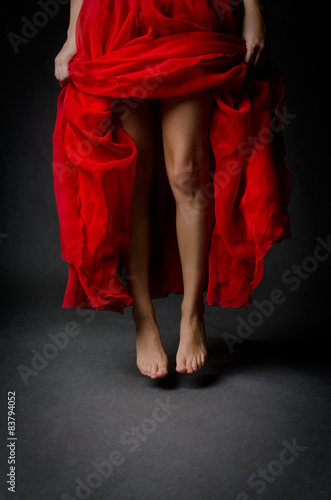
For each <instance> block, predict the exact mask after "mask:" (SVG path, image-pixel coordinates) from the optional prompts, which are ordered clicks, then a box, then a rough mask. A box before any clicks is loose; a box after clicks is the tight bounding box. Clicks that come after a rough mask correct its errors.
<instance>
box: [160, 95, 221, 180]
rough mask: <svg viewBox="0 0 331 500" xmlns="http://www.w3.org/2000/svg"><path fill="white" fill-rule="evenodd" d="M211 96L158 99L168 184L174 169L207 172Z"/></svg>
mask: <svg viewBox="0 0 331 500" xmlns="http://www.w3.org/2000/svg"><path fill="white" fill-rule="evenodd" d="M211 107H212V93H211V90H210V89H208V90H206V91H203V92H199V93H196V94H190V95H186V96H181V97H174V98H173V97H172V98H165V99H161V102H160V109H161V119H162V137H163V146H164V158H165V163H166V168H167V173H168V177H169V180H171V178H172V176H173V175H174V170H175V169H180V168H185V165H188V166H189V165H193V166H194V167H196V168H197V169H204V170H207V172H209V162H208V161H207V160H208V159H209V146H210V141H209V129H210V118H211Z"/></svg>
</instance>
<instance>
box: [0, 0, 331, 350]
mask: <svg viewBox="0 0 331 500" xmlns="http://www.w3.org/2000/svg"><path fill="white" fill-rule="evenodd" d="M266 6H267V19H268V23H269V30H270V37H271V47H272V55H273V59H274V60H275V62H276V63H277V65H278V66H279V68H280V70H281V72H282V75H283V79H284V83H285V87H286V102H285V104H286V108H287V111H288V113H290V114H292V115H296V117H295V118H292V119H291V120H290V122H289V124H288V126H286V128H285V130H284V136H285V140H286V145H287V165H288V168H289V169H290V170H291V172H292V173H293V175H294V182H293V190H292V199H291V204H290V207H289V213H290V219H291V228H292V239H291V240H288V241H285V242H282V243H281V244H279V245H275V246H274V247H273V248H272V249H271V250H270V251H269V253H268V255H267V256H266V258H265V271H264V277H263V280H262V282H261V284H260V285H259V286H258V288H257V289H256V291H255V294H254V298H255V299H256V300H263V299H264V298H267V297H269V295H270V293H271V291H272V290H274V289H275V288H280V289H282V290H283V292H284V293H285V295H286V301H285V303H284V304H283V305H282V306H279V307H278V310H277V311H276V313H275V314H274V315H273V317H272V318H271V320H270V324H269V325H268V331H267V330H266V331H263V332H262V331H261V332H260V333H258V334H259V335H262V336H263V337H266V339H271V338H273V339H278V338H292V339H295V338H301V339H302V338H307V339H311V340H312V341H313V340H314V339H317V338H320V337H321V338H322V337H323V336H324V334H326V333H327V332H328V330H329V299H330V295H329V278H330V261H331V259H330V260H326V261H325V262H321V263H319V265H318V269H317V270H316V271H314V272H312V273H311V274H310V275H309V278H308V279H306V280H301V284H300V287H299V288H298V290H296V291H291V290H290V289H289V285H286V284H284V282H283V281H282V274H283V273H284V272H285V271H286V270H288V269H291V266H292V265H300V264H301V263H302V261H303V260H304V259H305V258H306V257H309V256H312V255H313V251H314V248H315V247H316V245H317V243H316V237H318V236H319V237H321V238H323V239H326V238H327V235H328V234H329V233H330V232H331V227H330V223H329V220H330V211H329V180H328V179H329V177H328V173H329V172H328V171H329V168H330V161H329V150H330V139H329V127H328V124H329V109H330V93H329V79H328V78H327V76H326V70H327V64H328V63H327V61H326V57H327V54H328V45H329V40H328V38H329V35H328V33H329V24H330V7H329V2H327V1H322V2H318V3H314V4H310V6H309V7H308V8H307V7H306V6H304V4H303V3H302V2H295V1H294V2H288V1H286V0H277V2H271V1H267V2H266ZM37 10H40V7H38V4H37V2H35V1H30V2H26V1H15V2H11V3H9V2H8V3H7V5H6V15H5V28H4V31H3V33H4V37H3V42H4V57H3V62H4V66H3V77H2V83H3V92H2V104H3V112H2V134H1V138H2V148H1V155H2V169H1V194H0V199H1V205H2V209H1V222H0V233H2V237H1V239H0V241H1V243H0V252H1V271H0V272H1V282H2V291H3V293H4V299H3V302H2V304H3V306H5V307H6V305H8V304H15V303H18V302H20V301H21V300H23V298H24V297H28V299H29V300H33V301H36V303H37V302H38V301H39V300H43V299H47V297H49V298H52V299H54V300H56V301H57V305H58V307H61V304H62V297H63V294H64V290H65V286H66V280H67V264H66V263H65V262H63V261H62V260H61V257H60V240H59V223H58V217H57V211H56V204H55V197H54V193H53V177H52V168H51V162H52V132H53V127H54V122H55V117H56V105H57V96H58V94H59V92H60V86H59V84H58V82H57V80H56V79H55V77H54V76H53V72H54V62H53V61H54V58H55V56H56V54H57V53H58V51H59V50H60V48H61V47H62V44H63V42H64V41H65V37H66V30H67V26H68V18H69V3H67V4H66V5H62V6H60V8H59V13H58V14H57V15H56V16H54V17H53V18H52V17H49V19H48V22H47V24H46V26H44V27H41V28H39V32H38V33H37V34H36V35H35V36H34V37H32V38H31V39H30V40H29V42H28V43H27V44H21V45H19V52H18V54H15V53H14V50H13V49H12V47H11V45H10V43H9V41H8V39H7V37H6V35H7V33H8V32H14V33H16V34H20V33H21V29H22V24H23V23H22V20H21V18H22V16H26V17H27V18H28V19H31V18H32V16H33V14H34V13H35V12H36V11H37ZM5 235H6V236H5ZM157 300H162V299H157ZM242 311H243V312H242V314H248V312H249V310H247V312H246V311H244V310H242ZM213 313H214V312H213ZM237 313H238V312H237V311H235V312H234V311H226V310H222V311H220V312H219V314H221V315H234V316H235V315H236V314H237ZM215 314H216V313H215ZM315 345H316V343H315Z"/></svg>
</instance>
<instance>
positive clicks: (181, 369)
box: [176, 363, 186, 373]
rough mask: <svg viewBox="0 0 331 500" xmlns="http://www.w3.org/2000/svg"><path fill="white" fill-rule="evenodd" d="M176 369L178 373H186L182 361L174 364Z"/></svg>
mask: <svg viewBox="0 0 331 500" xmlns="http://www.w3.org/2000/svg"><path fill="white" fill-rule="evenodd" d="M176 371H177V372H179V373H186V366H185V365H184V363H178V364H177V366H176Z"/></svg>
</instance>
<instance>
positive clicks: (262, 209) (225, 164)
mask: <svg viewBox="0 0 331 500" xmlns="http://www.w3.org/2000/svg"><path fill="white" fill-rule="evenodd" d="M241 22H242V13H241V11H240V8H239V6H238V2H231V0H214V1H211V0H199V2H192V0H85V1H84V2H83V5H82V8H81V11H80V14H79V17H78V21H77V28H76V42H77V49H78V52H77V55H76V56H75V57H74V58H73V60H72V61H71V63H70V66H69V72H70V79H69V82H68V83H67V84H65V85H64V84H61V87H62V90H61V93H60V95H59V98H58V111H57V118H56V122H55V129H54V133H53V174H54V189H55V197H56V203H57V210H58V215H59V222H60V241H61V249H62V254H61V256H62V258H63V259H64V260H65V261H66V262H67V263H68V265H69V276H68V283H67V288H66V291H65V296H64V301H63V305H62V307H65V308H76V307H79V308H87V309H96V310H110V311H117V312H120V313H121V314H123V308H124V307H126V306H129V305H131V304H133V303H134V301H135V299H134V298H133V297H132V295H131V294H130V277H129V276H127V275H126V273H125V268H124V265H123V262H122V258H121V255H122V254H123V252H124V251H125V250H126V249H127V247H128V245H129V241H130V214H131V208H132V194H133V186H134V179H135V171H136V160H137V148H136V145H135V143H134V141H133V139H132V138H131V137H130V136H129V135H128V133H126V131H125V130H124V129H123V127H122V126H121V123H120V119H119V116H118V115H119V113H126V112H127V111H128V110H129V109H130V108H134V106H135V105H137V102H138V101H139V100H141V99H146V98H147V99H151V102H152V107H153V113H154V115H155V116H154V119H155V122H154V123H155V135H154V137H155V146H156V147H155V150H156V155H155V168H154V177H153V185H152V190H151V196H150V218H151V258H150V291H151V298H156V297H165V296H167V295H168V294H169V293H179V294H180V293H183V279H182V272H181V264H180V258H179V251H178V244H177V237H176V229H175V228H176V225H175V214H176V207H175V200H174V197H173V194H172V192H171V189H170V186H169V182H168V179H167V176H166V172H165V165H164V157H163V149H162V140H161V135H160V129H161V127H160V120H159V112H158V109H159V108H158V105H157V102H158V99H159V98H164V97H173V96H181V95H186V94H192V93H195V92H199V91H202V90H206V89H212V95H213V107H212V117H211V124H210V131H209V137H210V151H211V155H210V156H211V161H210V183H209V185H206V186H205V201H206V203H212V204H213V207H214V211H213V213H214V226H213V230H212V234H211V240H210V246H209V255H208V273H207V278H206V282H205V288H204V290H205V291H207V294H206V302H207V303H208V304H209V305H211V306H215V305H217V306H221V307H242V306H246V305H249V304H250V303H251V295H252V291H253V289H254V288H255V287H256V285H257V284H258V283H259V282H260V280H261V278H262V273H263V257H264V256H265V254H266V252H267V251H268V249H269V248H270V247H271V246H272V245H273V243H274V242H279V241H281V240H284V239H286V238H290V227H289V219H288V213H287V206H288V203H289V200H290V191H291V183H292V174H291V173H290V172H289V171H288V169H287V167H286V164H285V160H284V156H285V147H284V141H283V136H282V128H283V125H282V111H283V103H284V87H283V83H282V80H281V77H280V75H279V72H278V70H277V68H276V66H275V65H274V63H273V62H272V61H271V60H270V58H269V60H268V62H267V64H266V65H265V67H264V69H263V71H262V72H261V71H260V72H259V73H257V72H254V71H251V70H248V68H247V66H246V64H245V62H244V58H245V52H246V46H245V43H244V42H243V41H242V40H241V39H240V36H241Z"/></svg>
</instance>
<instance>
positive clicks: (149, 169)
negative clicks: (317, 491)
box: [120, 100, 168, 378]
mask: <svg viewBox="0 0 331 500" xmlns="http://www.w3.org/2000/svg"><path fill="white" fill-rule="evenodd" d="M150 104H151V103H150V102H149V101H148V100H144V101H141V102H139V104H138V105H137V106H136V107H134V108H133V109H130V112H129V113H126V116H125V115H123V116H122V117H120V120H121V124H122V126H123V128H124V129H125V130H126V132H127V133H128V134H129V135H130V136H131V137H132V139H133V140H134V141H135V144H136V146H137V150H138V155H137V169H136V177H135V185H134V194H133V200H132V214H131V219H130V231H131V238H130V245H129V248H128V249H127V250H126V252H125V253H124V254H123V261H124V265H125V269H126V273H127V274H128V276H129V277H130V278H129V288H130V293H131V294H132V296H133V297H134V298H135V299H136V302H135V303H134V304H133V306H132V317H133V319H134V322H135V324H136V347H137V366H138V368H139V370H140V371H141V373H142V374H143V375H147V376H149V377H151V378H158V377H163V376H164V375H166V374H167V366H168V359H167V356H166V353H165V352H164V349H163V346H162V342H161V337H160V331H159V327H158V325H157V322H156V318H155V309H154V306H153V303H152V300H151V297H150V289H149V257H150V221H149V211H148V199H149V193H150V189H151V184H152V176H153V164H154V161H153V160H154V151H153V145H154V136H153V119H152V112H151V107H150Z"/></svg>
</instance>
